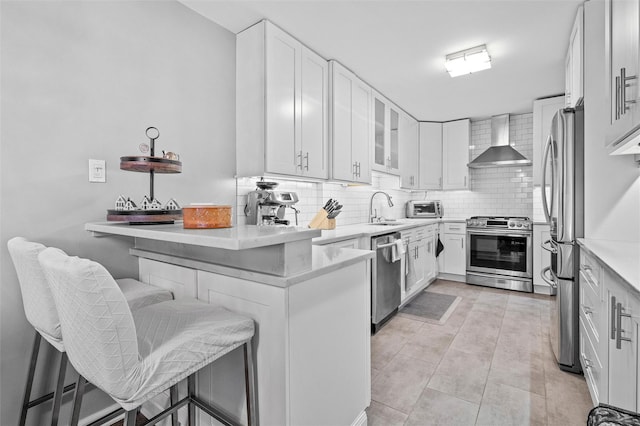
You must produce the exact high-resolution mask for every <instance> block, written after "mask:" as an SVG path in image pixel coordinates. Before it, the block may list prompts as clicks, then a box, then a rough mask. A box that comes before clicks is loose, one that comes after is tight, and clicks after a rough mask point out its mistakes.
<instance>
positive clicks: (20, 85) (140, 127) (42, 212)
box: [0, 0, 235, 425]
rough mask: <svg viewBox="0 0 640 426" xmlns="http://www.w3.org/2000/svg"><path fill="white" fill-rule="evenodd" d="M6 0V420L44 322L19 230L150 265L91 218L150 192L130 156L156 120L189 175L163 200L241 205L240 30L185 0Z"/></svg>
mask: <svg viewBox="0 0 640 426" xmlns="http://www.w3.org/2000/svg"><path fill="white" fill-rule="evenodd" d="M1 8H2V9H1V22H0V23H1V31H2V33H1V39H2V42H1V43H2V44H1V52H2V68H1V72H2V81H1V91H2V96H1V133H0V135H1V138H2V139H1V142H2V143H1V145H0V150H1V151H0V159H1V170H0V171H1V173H0V184H1V193H0V200H1V204H0V219H1V226H0V240H1V241H0V255H1V264H0V268H1V269H0V273H1V276H2V280H1V282H2V292H0V297H1V300H0V303H1V308H0V312H1V317H0V321H1V322H0V333H1V334H0V342H1V347H0V359H1V361H0V377H1V380H0V385H1V386H0V396H1V397H0V400H1V401H2V402H1V407H0V409H1V417H0V424H3V425H9V424H16V423H17V415H18V411H19V409H18V406H19V401H20V399H21V396H22V388H23V385H24V380H25V373H26V370H27V362H28V353H29V350H30V346H31V342H32V335H33V331H32V329H31V327H30V326H29V324H28V323H27V321H26V319H25V317H24V312H23V309H22V300H21V295H20V291H19V287H18V282H17V279H16V276H15V272H14V269H13V265H12V263H11V260H10V258H9V255H8V252H7V249H6V242H7V240H8V239H9V238H11V237H14V236H17V235H21V236H25V237H27V238H29V239H33V240H37V241H40V242H42V243H44V244H46V245H52V246H57V247H60V248H62V249H63V250H65V251H67V252H68V253H70V254H74V255H80V256H82V257H89V258H93V259H95V260H97V261H99V262H101V263H103V264H104V265H105V266H106V267H107V268H108V269H109V270H110V271H112V273H113V275H114V276H115V277H116V278H119V277H123V276H137V263H136V260H135V258H132V257H130V256H129V255H128V247H130V246H131V244H132V241H131V240H129V239H127V238H122V239H118V238H112V237H109V238H94V237H92V236H91V235H89V234H88V233H87V232H85V231H84V230H83V226H84V224H85V223H86V222H91V221H102V220H105V215H106V209H108V208H111V206H112V205H113V202H114V201H115V199H116V198H117V196H118V195H119V194H123V195H126V196H130V197H132V199H135V200H139V199H141V198H142V197H143V196H144V195H145V194H147V193H148V190H149V178H148V175H146V174H142V173H132V172H125V171H121V170H119V157H120V156H123V155H135V154H138V153H139V151H138V145H139V144H140V143H142V142H148V139H146V137H145V134H144V131H145V129H146V128H147V127H148V126H156V127H157V128H158V129H159V130H160V138H159V139H158V141H157V146H156V147H157V149H158V152H160V150H162V149H165V150H169V151H174V152H177V153H179V154H180V156H181V160H182V162H183V173H182V174H179V175H161V176H157V178H156V197H157V198H158V199H159V200H160V201H162V202H166V201H167V200H168V199H169V198H171V197H173V198H175V199H176V200H177V201H178V202H179V203H181V204H182V205H186V204H188V203H192V202H217V203H224V204H230V205H235V180H234V179H233V176H234V173H235V36H234V35H233V34H232V33H230V32H228V31H227V30H225V29H223V28H221V27H219V26H217V25H216V24H214V23H212V22H211V21H208V20H206V19H204V18H203V17H201V16H200V15H198V14H196V13H195V12H193V11H191V10H190V9H188V8H186V7H184V6H183V5H182V4H180V3H177V2H174V1H156V2H149V1H127V2H121V1H105V2H100V1H98V2H79V1H64V2H63V1H60V2H48V1H47V2H37V1H28V2H25V1H4V0H3V1H2V2H1ZM89 158H95V159H103V160H106V162H107V182H106V183H89V182H88V177H87V173H88V161H87V160H88V159H89ZM52 355H53V354H45V357H46V358H48V359H50V360H55V358H54V357H53V356H52ZM51 384H52V383H48V384H47V383H39V384H38V385H37V386H36V392H37V391H38V390H39V391H41V392H43V391H44V390H45V388H46V387H48V386H51ZM49 389H50V388H49ZM93 393H94V394H95V393H96V392H93ZM92 398H93V401H92ZM96 399H98V400H99V399H100V396H99V395H97V396H96V395H92V396H91V397H90V398H89V402H88V405H87V407H86V408H87V411H91V410H92V409H95V408H97V406H98V404H100V403H101V401H97V400H96ZM103 400H104V398H103ZM67 405H68V404H67ZM92 405H93V406H92ZM29 420H30V421H29V423H30V424H45V423H47V421H46V420H44V419H41V418H38V413H34V414H33V415H30V419H29Z"/></svg>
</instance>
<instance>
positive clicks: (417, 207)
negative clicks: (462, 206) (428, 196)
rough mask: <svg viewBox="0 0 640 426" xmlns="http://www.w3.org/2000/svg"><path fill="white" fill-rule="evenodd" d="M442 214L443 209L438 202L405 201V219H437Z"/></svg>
mask: <svg viewBox="0 0 640 426" xmlns="http://www.w3.org/2000/svg"><path fill="white" fill-rule="evenodd" d="M443 214H444V209H443V208H442V203H441V202H440V201H407V217H413V218H429V217H432V218H438V217H442V215H443Z"/></svg>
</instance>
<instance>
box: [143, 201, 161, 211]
mask: <svg viewBox="0 0 640 426" xmlns="http://www.w3.org/2000/svg"><path fill="white" fill-rule="evenodd" d="M146 210H162V203H161V202H160V201H158V199H156V198H154V199H153V200H151V204H150V205H149V207H147V209H146Z"/></svg>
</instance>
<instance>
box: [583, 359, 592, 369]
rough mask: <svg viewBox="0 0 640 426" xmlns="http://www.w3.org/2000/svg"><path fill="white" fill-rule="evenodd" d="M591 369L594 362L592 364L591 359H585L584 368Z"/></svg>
mask: <svg viewBox="0 0 640 426" xmlns="http://www.w3.org/2000/svg"><path fill="white" fill-rule="evenodd" d="M591 367H593V362H591V360H590V359H589V358H586V357H585V358H584V368H586V369H590V368H591Z"/></svg>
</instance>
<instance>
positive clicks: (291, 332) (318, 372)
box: [85, 222, 373, 426]
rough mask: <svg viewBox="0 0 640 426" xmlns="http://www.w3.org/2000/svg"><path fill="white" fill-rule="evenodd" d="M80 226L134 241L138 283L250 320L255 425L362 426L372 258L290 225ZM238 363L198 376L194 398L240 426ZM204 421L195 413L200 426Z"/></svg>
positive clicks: (367, 392)
mask: <svg viewBox="0 0 640 426" xmlns="http://www.w3.org/2000/svg"><path fill="white" fill-rule="evenodd" d="M85 229H86V230H87V231H90V232H92V233H93V235H94V236H96V237H100V236H110V235H118V236H128V237H132V238H133V247H132V248H131V249H130V254H132V255H133V256H137V257H138V259H139V275H140V277H139V278H140V281H143V282H146V283H149V284H153V285H156V286H160V287H163V288H166V289H170V290H171V291H173V293H174V295H175V298H176V299H180V298H197V299H200V300H202V301H205V302H208V303H211V304H216V305H221V306H224V307H226V308H228V309H230V310H233V311H236V312H238V313H241V314H244V315H247V316H249V317H251V318H253V319H254V321H255V323H256V330H257V333H256V337H255V341H254V351H255V354H254V359H255V360H256V381H257V394H258V415H259V420H260V424H261V425H263V426H265V425H267V426H269V425H274V426H275V425H302V424H304V425H364V424H366V421H367V419H366V414H365V408H366V407H367V406H368V405H369V403H370V400H371V372H370V320H371V319H370V283H369V279H368V277H369V270H370V269H369V268H370V265H369V261H370V259H372V257H373V253H372V252H370V251H367V250H355V249H347V248H338V247H323V246H313V245H312V238H314V237H319V236H320V235H321V231H319V230H315V229H307V228H298V227H278V226H255V225H247V226H238V227H233V228H222V229H184V228H183V226H182V223H180V222H178V223H176V224H165V225H153V226H131V225H129V224H124V223H115V222H103V223H88V224H86V226H85ZM241 356H242V354H241V352H240V351H236V352H233V353H230V354H228V355H226V356H225V357H223V358H222V359H220V360H218V361H217V362H216V363H214V364H213V365H212V366H211V367H209V368H208V369H205V370H203V372H202V373H201V374H200V375H199V376H198V392H199V394H200V396H201V397H202V398H206V399H210V400H211V401H212V402H213V403H214V404H216V405H218V406H220V407H221V408H222V409H224V410H225V411H227V412H228V413H229V414H230V416H231V417H232V418H235V419H238V420H239V421H240V422H242V423H243V424H246V412H245V402H244V401H245V396H244V382H243V380H242V377H243V374H242V370H241V369H242V365H243V364H242V358H241ZM211 421H212V420H211V419H210V418H208V417H207V416H206V415H203V416H202V418H201V419H200V423H199V424H201V425H202V424H211V423H210V422H211Z"/></svg>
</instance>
